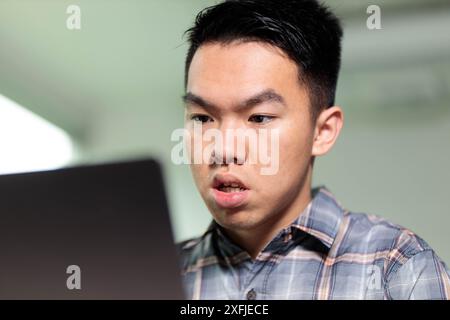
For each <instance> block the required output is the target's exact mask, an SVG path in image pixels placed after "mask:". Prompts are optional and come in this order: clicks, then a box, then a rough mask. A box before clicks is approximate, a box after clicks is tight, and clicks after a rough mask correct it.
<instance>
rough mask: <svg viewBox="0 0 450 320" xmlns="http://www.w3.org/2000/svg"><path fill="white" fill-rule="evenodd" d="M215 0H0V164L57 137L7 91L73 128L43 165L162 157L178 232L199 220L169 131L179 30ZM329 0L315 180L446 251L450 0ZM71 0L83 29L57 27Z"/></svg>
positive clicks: (184, 233)
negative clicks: (335, 83)
mask: <svg viewBox="0 0 450 320" xmlns="http://www.w3.org/2000/svg"><path fill="white" fill-rule="evenodd" d="M214 3H216V1H206V0H169V1H167V0H164V1H163V0H126V1H125V0H122V1H119V0H83V1H82V0H78V1H75V0H71V1H65V0H53V1H51V0H39V1H37V0H0V94H1V95H2V96H3V100H0V117H3V118H4V119H7V120H4V122H3V123H4V124H5V123H7V124H8V125H9V126H8V127H5V125H4V126H3V128H4V130H3V131H1V130H0V132H2V137H1V139H0V172H2V169H3V172H4V173H5V172H12V171H24V170H33V169H34V168H35V169H39V168H41V167H42V166H41V167H39V166H38V163H37V159H38V158H39V157H40V156H45V155H49V154H50V153H49V152H51V150H55V148H56V144H55V142H54V141H53V140H51V139H37V138H36V137H39V136H38V135H37V134H35V133H34V132H33V130H32V129H31V127H30V126H29V125H26V124H25V122H23V121H20V120H16V121H13V120H9V118H7V115H5V114H6V112H5V110H7V109H6V106H5V104H6V103H5V102H4V101H13V102H15V103H16V104H17V105H19V106H21V107H23V108H25V109H26V110H29V111H31V112H33V114H35V115H39V117H41V119H44V120H46V121H48V122H49V123H51V124H53V125H54V126H56V127H57V128H60V129H62V131H63V132H64V133H65V134H67V136H68V137H69V138H70V141H71V142H72V149H71V153H70V157H69V158H67V159H66V158H64V157H63V158H61V159H65V160H64V161H63V163H58V164H51V165H52V166H63V165H71V164H77V163H91V162H103V161H111V160H119V159H128V158H136V157H142V156H146V155H149V156H154V157H157V158H159V159H160V162H161V163H163V165H164V171H165V174H166V184H167V186H166V187H167V190H168V193H169V199H170V207H171V209H172V213H171V215H172V221H173V226H174V230H175V237H176V240H182V239H186V238H189V237H192V236H195V235H198V234H200V233H201V232H203V231H204V229H205V228H206V226H207V224H208V223H209V221H210V215H209V213H208V211H207V209H206V207H205V206H204V204H203V202H202V201H201V198H200V196H199V195H198V193H197V190H196V189H195V187H194V184H193V180H192V177H191V175H190V172H189V168H188V167H186V166H176V165H174V164H172V162H171V160H170V152H171V149H172V147H173V146H174V145H175V143H174V142H171V140H170V135H171V133H172V131H173V130H174V129H175V128H180V127H182V126H183V104H182V103H181V95H182V94H183V67H184V56H185V53H186V49H187V46H186V43H185V39H183V37H182V34H183V32H184V31H185V30H186V29H187V28H188V27H189V26H190V25H191V23H192V22H193V20H194V17H195V14H196V13H197V12H198V11H199V10H200V9H202V8H204V7H206V6H208V5H212V4H214ZM326 3H327V4H328V5H329V6H330V7H331V8H332V9H333V10H334V11H335V12H336V13H337V14H338V15H339V16H340V17H341V19H342V21H343V23H344V27H345V39H344V52H343V66H342V71H341V77H340V82H339V88H338V97H337V103H338V104H339V105H341V106H342V107H343V109H344V112H345V127H344V129H343V132H342V135H341V137H340V138H339V140H338V143H337V145H336V146H335V147H334V149H333V150H332V152H331V153H330V154H329V155H327V156H325V157H322V158H319V159H318V161H317V163H316V166H315V177H314V185H320V184H325V185H326V186H328V188H329V189H330V190H331V191H332V192H333V193H334V194H335V195H336V196H337V197H338V199H339V200H340V202H341V203H342V204H343V205H344V207H346V208H348V209H351V210H353V211H360V212H367V213H373V214H378V215H382V216H384V217H386V218H388V219H390V220H392V221H393V222H396V223H399V224H402V225H404V226H406V227H408V228H410V229H412V230H413V231H415V232H417V233H418V234H419V235H421V236H422V237H423V238H425V239H426V240H427V241H428V242H429V243H430V244H431V245H432V246H433V247H434V248H435V249H436V251H437V252H438V254H439V255H440V256H441V257H442V258H443V259H444V260H445V261H447V262H448V263H450V248H449V244H450V192H449V191H450V187H449V183H450V169H449V164H450V104H449V98H450V90H449V89H450V32H449V30H450V2H449V1H448V0H428V1H420V0H389V1H388V0H385V1H381V0H372V1H368V0H360V1H354V0H346V1H343V0H329V1H326ZM71 4H76V5H78V6H79V7H80V8H81V29H80V30H68V29H67V28H66V19H67V17H68V14H67V13H66V9H67V7H68V6H69V5H71ZM371 4H376V5H379V6H380V8H381V14H382V15H381V23H382V29H381V30H369V29H368V28H367V26H366V19H367V17H368V14H367V13H366V9H367V7H368V6H369V5H371ZM2 101H3V105H2ZM2 110H3V114H2ZM0 123H1V122H0ZM5 128H9V129H5ZM5 131H6V133H5ZM18 135H21V136H22V138H21V139H20V140H17V139H16V138H17V137H18ZM33 138H35V139H34V140H33ZM59 141H61V139H60V140H59ZM55 157H56V155H55V156H53V155H52V156H51V157H50V158H51V159H55ZM6 159H8V161H9V162H8V163H9V164H8V165H9V167H8V168H7V164H6ZM24 160H25V163H26V164H27V166H26V167H24V166H23V165H22V166H19V165H18V166H17V167H16V168H13V169H11V166H10V164H11V163H13V164H19V163H22V164H23V163H24ZM33 166H34V167H33ZM8 170H9V171H8ZM0 197H1V195H0Z"/></svg>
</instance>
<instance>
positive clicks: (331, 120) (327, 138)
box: [312, 106, 344, 156]
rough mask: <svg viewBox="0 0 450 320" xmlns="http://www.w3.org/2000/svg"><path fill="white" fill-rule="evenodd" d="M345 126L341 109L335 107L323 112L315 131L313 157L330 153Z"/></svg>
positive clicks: (318, 118)
mask: <svg viewBox="0 0 450 320" xmlns="http://www.w3.org/2000/svg"><path fill="white" fill-rule="evenodd" d="M343 125H344V113H343V111H342V109H341V108H340V107H338V106H333V107H330V108H327V109H325V110H323V111H322V112H321V113H320V114H319V116H318V117H317V121H316V126H315V129H314V141H313V145H312V155H313V156H321V155H324V154H326V153H327V152H328V151H330V150H331V148H332V147H333V145H334V143H335V142H336V140H337V138H338V136H339V133H340V132H341V129H342V126H343Z"/></svg>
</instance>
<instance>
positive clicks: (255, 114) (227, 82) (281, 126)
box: [185, 42, 313, 230]
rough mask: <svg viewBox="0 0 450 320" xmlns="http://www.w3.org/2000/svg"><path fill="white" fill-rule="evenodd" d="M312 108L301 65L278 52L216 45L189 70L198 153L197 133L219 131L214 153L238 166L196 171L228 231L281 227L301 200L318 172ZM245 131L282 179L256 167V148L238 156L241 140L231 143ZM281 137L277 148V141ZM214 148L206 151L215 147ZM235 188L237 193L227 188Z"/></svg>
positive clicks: (190, 119)
mask: <svg viewBox="0 0 450 320" xmlns="http://www.w3.org/2000/svg"><path fill="white" fill-rule="evenodd" d="M261 93H265V94H262V95H261ZM255 97H256V98H255ZM309 101H310V100H309V98H308V92H307V89H306V88H305V87H304V86H303V85H301V83H300V81H299V79H298V68H297V66H296V64H295V63H294V62H293V61H292V60H290V59H289V58H287V57H286V56H285V55H284V54H283V53H282V51H281V50H279V49H277V48H275V47H273V46H270V45H267V44H263V43H258V42H246V43H242V42H241V43H239V42H235V43H231V44H228V45H223V44H219V43H211V44H206V45H203V46H201V47H200V48H199V49H198V50H197V52H196V53H195V55H194V58H193V60H192V63H191V66H190V69H189V74H188V83H187V99H186V109H185V110H186V112H185V127H186V128H187V129H188V130H189V131H190V132H191V133H192V134H191V135H190V136H191V146H192V147H193V146H194V145H195V144H197V145H198V140H197V142H196V141H194V136H195V134H194V132H193V131H194V125H201V126H202V129H203V133H204V132H205V131H206V130H208V129H213V128H214V129H217V130H219V131H220V132H221V133H223V138H224V140H223V144H222V145H219V144H217V145H215V146H214V147H213V148H212V149H211V150H213V151H212V152H211V153H212V154H213V155H214V156H216V157H217V156H218V157H219V158H221V159H222V155H224V154H226V153H227V152H228V156H229V155H230V154H231V158H233V157H234V158H235V159H230V158H229V159H228V160H225V158H223V161H228V162H227V163H226V164H217V163H213V164H210V163H208V162H205V161H203V162H202V163H201V164H192V165H191V170H192V173H193V177H194V180H195V183H196V185H197V188H198V190H199V191H200V194H201V196H202V198H203V199H204V201H205V203H206V205H207V207H208V209H209V210H210V212H211V213H212V215H213V216H214V218H215V220H216V221H217V222H218V223H219V224H220V225H221V226H223V227H224V228H226V229H229V230H251V229H253V228H257V227H260V226H263V225H266V224H271V223H274V222H275V221H278V220H279V219H280V218H281V216H283V215H284V214H285V213H286V212H287V211H288V210H289V209H291V208H292V206H293V203H295V201H297V200H298V197H299V194H300V191H301V190H302V188H304V186H305V182H306V179H307V177H308V174H309V172H310V170H311V167H310V162H311V150H312V142H313V125H312V123H311V116H310V106H309V103H310V102H309ZM238 129H240V130H253V131H254V132H255V133H256V135H257V136H258V138H260V139H259V140H260V141H261V142H262V143H266V146H267V149H268V150H269V151H270V152H271V153H272V154H273V153H274V152H278V153H279V167H278V168H277V169H278V170H277V172H276V174H262V170H261V169H262V168H264V167H267V164H263V163H261V162H258V161H257V162H256V163H255V162H254V161H253V162H252V161H249V160H250V159H249V158H250V149H252V148H253V149H255V148H258V146H254V145H250V144H251V143H250V141H247V143H246V145H245V152H244V153H239V152H238V151H237V147H236V144H237V140H236V139H234V138H233V143H232V142H231V140H232V139H231V138H227V135H226V132H227V130H228V131H231V132H235V131H236V130H238ZM260 129H262V130H260ZM263 131H265V133H266V135H265V136H264V137H263V136H262V132H263ZM275 131H277V132H278V137H279V138H278V141H279V143H278V146H275V145H274V144H273V143H271V141H270V137H271V132H275ZM228 137H230V136H228ZM211 142H214V140H210V141H209V142H208V143H205V142H204V141H203V144H202V145H203V147H207V146H208V144H209V145H210V146H211ZM272 142H273V141H272ZM233 144H234V147H233ZM274 148H277V149H278V150H274ZM192 159H193V158H192V157H191V162H193V160H192ZM233 160H234V162H233ZM236 181H238V188H233V187H230V186H228V187H227V185H229V184H231V183H232V182H236ZM298 214H300V212H297V215H298Z"/></svg>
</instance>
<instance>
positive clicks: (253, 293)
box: [247, 289, 256, 300]
mask: <svg viewBox="0 0 450 320" xmlns="http://www.w3.org/2000/svg"><path fill="white" fill-rule="evenodd" d="M255 299H256V291H255V289H251V290H250V291H249V292H247V300H255Z"/></svg>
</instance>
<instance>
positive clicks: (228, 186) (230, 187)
mask: <svg viewBox="0 0 450 320" xmlns="http://www.w3.org/2000/svg"><path fill="white" fill-rule="evenodd" d="M216 189H217V190H219V191H222V192H226V193H234V192H242V191H245V190H247V188H245V187H243V186H242V185H240V184H239V183H221V184H220V185H218V186H217V187H216Z"/></svg>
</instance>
